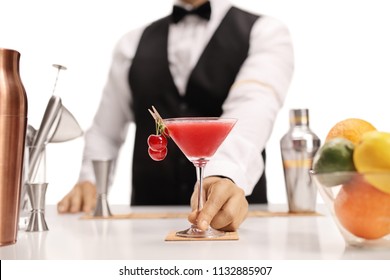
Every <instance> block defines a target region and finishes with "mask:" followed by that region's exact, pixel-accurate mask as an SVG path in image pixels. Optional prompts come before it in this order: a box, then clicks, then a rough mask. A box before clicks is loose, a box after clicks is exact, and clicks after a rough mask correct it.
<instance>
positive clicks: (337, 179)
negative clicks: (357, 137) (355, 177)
mask: <svg viewBox="0 0 390 280" xmlns="http://www.w3.org/2000/svg"><path fill="white" fill-rule="evenodd" d="M354 148H355V145H354V144H353V143H352V142H351V141H350V140H347V139H345V138H333V139H331V140H328V141H327V142H325V144H324V145H323V146H322V147H321V148H320V149H319V150H318V152H317V153H316V155H315V157H314V160H313V170H314V172H315V174H322V175H320V176H318V179H319V181H320V182H321V183H322V184H324V185H326V186H329V187H330V186H336V185H340V184H343V183H345V182H347V181H348V180H349V179H350V177H351V174H350V173H348V172H353V171H356V168H355V165H354V162H353V151H354Z"/></svg>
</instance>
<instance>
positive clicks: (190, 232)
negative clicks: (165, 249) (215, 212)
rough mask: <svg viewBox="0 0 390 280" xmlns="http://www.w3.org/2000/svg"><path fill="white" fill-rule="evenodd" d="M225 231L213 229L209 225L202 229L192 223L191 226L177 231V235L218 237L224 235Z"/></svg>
mask: <svg viewBox="0 0 390 280" xmlns="http://www.w3.org/2000/svg"><path fill="white" fill-rule="evenodd" d="M224 235H225V232H223V231H220V230H217V229H213V228H212V227H209V228H208V229H206V230H201V229H198V228H197V227H196V225H191V227H190V228H188V229H186V230H182V231H178V232H176V236H180V237H187V238H217V237H221V236H224Z"/></svg>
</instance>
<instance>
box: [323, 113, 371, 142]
mask: <svg viewBox="0 0 390 280" xmlns="http://www.w3.org/2000/svg"><path fill="white" fill-rule="evenodd" d="M373 130H376V128H375V127H374V126H373V125H372V124H371V123H369V122H368V121H365V120H362V119H357V118H348V119H345V120H342V121H340V122H338V123H336V124H335V125H334V126H333V127H332V128H331V129H330V130H329V132H328V135H327V136H326V140H325V141H328V140H330V139H333V138H339V137H341V138H345V139H348V140H349V141H351V142H352V143H353V144H355V145H356V144H358V143H359V142H360V140H361V137H362V135H363V134H364V133H365V132H368V131H373Z"/></svg>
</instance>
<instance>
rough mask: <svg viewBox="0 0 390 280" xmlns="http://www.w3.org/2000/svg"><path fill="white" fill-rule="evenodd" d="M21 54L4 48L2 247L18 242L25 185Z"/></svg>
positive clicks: (0, 68) (0, 80)
mask: <svg viewBox="0 0 390 280" xmlns="http://www.w3.org/2000/svg"><path fill="white" fill-rule="evenodd" d="M19 60H20V53H19V52H17V51H15V50H10V49H2V48H0V245H1V246H3V245H9V244H13V243H15V242H16V237H17V231H18V220H19V203H20V191H21V184H22V171H23V154H24V142H25V135H26V126H27V96H26V91H25V89H24V87H23V84H22V81H21V78H20V73H19Z"/></svg>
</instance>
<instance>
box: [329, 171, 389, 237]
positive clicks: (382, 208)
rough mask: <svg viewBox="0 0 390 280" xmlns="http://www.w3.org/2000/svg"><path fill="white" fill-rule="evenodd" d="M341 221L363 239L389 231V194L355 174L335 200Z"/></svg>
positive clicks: (335, 206)
mask: <svg viewBox="0 0 390 280" xmlns="http://www.w3.org/2000/svg"><path fill="white" fill-rule="evenodd" d="M334 210H335V214H336V216H337V218H338V220H339V222H340V224H341V225H342V226H343V227H344V228H345V229H346V230H348V231H349V232H350V233H352V234H353V235H355V236H357V237H361V238H364V239H378V238H381V237H383V236H386V235H387V234H390V194H387V193H384V192H382V191H380V190H378V189H376V188H375V187H373V186H372V185H370V184H369V183H367V182H366V181H365V180H364V177H363V176H362V175H360V174H356V175H355V176H354V177H353V178H352V179H351V180H350V181H349V182H348V183H346V184H344V185H343V186H342V187H341V189H340V192H339V193H338V194H337V196H336V199H335V202H334Z"/></svg>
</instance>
